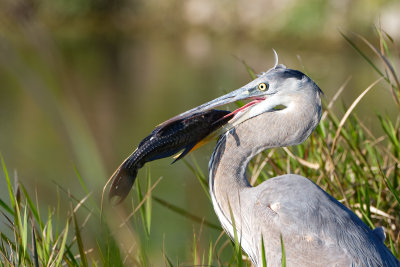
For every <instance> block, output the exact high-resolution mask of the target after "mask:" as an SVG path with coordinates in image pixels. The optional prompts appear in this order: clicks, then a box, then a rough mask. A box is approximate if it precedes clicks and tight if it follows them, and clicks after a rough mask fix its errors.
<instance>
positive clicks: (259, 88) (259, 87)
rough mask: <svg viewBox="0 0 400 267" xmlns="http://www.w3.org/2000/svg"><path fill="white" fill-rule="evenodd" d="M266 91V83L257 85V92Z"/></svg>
mask: <svg viewBox="0 0 400 267" xmlns="http://www.w3.org/2000/svg"><path fill="white" fill-rule="evenodd" d="M267 89H268V84H267V83H260V84H259V85H258V90H260V91H265V90H267Z"/></svg>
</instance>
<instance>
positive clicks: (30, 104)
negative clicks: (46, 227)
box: [0, 0, 400, 265]
mask: <svg viewBox="0 0 400 267" xmlns="http://www.w3.org/2000/svg"><path fill="white" fill-rule="evenodd" d="M399 12H400V4H399V2H398V1H395V0H393V1H383V0H379V1H378V0H369V1H362V0H355V1H348V0H340V1H334V0H331V1H323V0H307V1H296V0H285V1H278V0H270V1H263V0H254V1H246V0H236V1H228V0H223V1H212V0H186V1H178V0H172V1H162V2H161V1H155V0H150V1H128V0H121V1H117V0H113V1H106V0H83V1H78V0H69V1H66V0H52V1H49V0H42V1H39V0H0V152H1V153H2V154H3V155H4V157H5V159H6V161H7V167H8V169H9V170H17V171H16V173H15V176H17V177H18V178H19V180H21V181H22V182H23V184H24V185H25V186H26V188H27V191H28V193H29V194H30V195H32V196H33V195H37V196H39V198H40V200H41V203H42V201H43V203H42V204H41V205H43V207H42V208H41V209H40V210H38V212H40V211H41V212H42V215H43V216H45V217H47V216H48V214H47V213H46V210H47V205H50V206H51V207H53V205H54V203H55V200H56V199H59V202H60V204H59V205H60V208H59V209H58V211H57V212H59V213H60V214H59V216H60V217H61V218H63V219H64V220H67V218H69V225H70V226H69V227H70V230H72V229H73V228H72V227H73V226H72V225H74V221H73V217H72V213H71V214H70V215H68V216H67V214H66V213H67V212H64V211H67V210H69V209H70V208H71V207H70V205H71V203H70V201H71V197H70V196H71V195H70V194H71V193H72V195H74V197H75V198H76V199H77V201H78V200H79V199H82V198H84V197H85V196H86V195H87V194H88V193H89V192H90V193H91V197H90V200H88V201H91V202H92V204H93V203H94V204H93V205H89V206H90V207H92V208H93V209H98V205H97V203H99V201H100V196H101V191H102V187H103V185H104V183H105V181H106V180H107V178H108V177H109V175H111V174H112V172H113V170H114V169H115V168H116V167H117V166H118V164H119V163H120V162H121V161H122V160H123V159H124V158H125V157H126V156H127V155H128V154H129V153H131V152H132V151H133V149H134V148H135V146H136V145H137V144H138V142H139V141H140V140H141V139H142V138H143V137H144V136H146V135H147V134H148V133H149V132H150V131H151V130H152V129H153V128H154V127H155V126H156V125H157V124H159V123H160V122H162V121H164V120H166V119H168V118H169V117H171V116H173V115H176V114H177V113H180V112H182V111H184V110H187V109H188V108H190V107H194V106H197V105H199V104H201V103H203V102H206V101H208V100H210V99H212V98H214V97H216V96H219V95H221V94H222V93H223V92H225V91H230V90H232V89H235V88H237V87H239V86H241V85H242V84H244V83H246V82H247V81H248V80H249V77H248V74H247V73H246V69H245V68H244V67H243V65H242V63H241V62H240V60H237V58H239V59H245V60H246V62H247V63H248V64H249V65H250V66H252V67H253V68H254V69H255V70H256V71H257V72H261V71H265V70H267V69H268V68H269V67H271V66H272V65H273V54H272V51H271V49H272V48H275V49H276V50H277V51H278V53H279V55H280V61H281V63H284V64H286V65H287V66H289V67H291V68H297V69H300V70H302V71H304V72H306V73H307V74H308V75H310V76H311V77H312V78H313V79H314V80H315V81H316V82H317V84H318V85H319V86H320V87H321V88H322V89H323V91H324V93H325V94H326V98H327V99H331V98H332V96H334V95H335V93H336V91H337V90H338V88H339V87H340V86H341V85H342V84H343V83H344V81H345V80H346V79H348V77H349V76H352V77H353V78H352V79H351V80H350V82H349V83H348V85H347V86H346V89H345V90H344V92H343V93H342V95H341V98H340V101H339V104H337V105H335V106H334V107H333V112H335V114H336V116H338V117H341V115H342V114H343V112H344V111H343V110H345V109H343V108H342V106H344V107H347V106H349V105H350V104H351V103H352V102H353V100H354V99H355V98H356V97H357V96H358V95H359V94H360V93H361V92H362V90H364V89H365V88H366V87H367V86H368V85H369V84H371V83H372V82H373V81H374V80H375V79H376V78H377V77H378V74H376V73H375V72H373V69H371V66H370V65H369V64H367V63H366V62H365V61H363V59H362V58H360V57H359V55H357V53H355V51H354V50H353V48H352V47H351V45H349V44H348V43H347V42H346V40H345V39H344V38H343V37H342V36H341V34H340V33H339V30H340V31H342V32H345V33H347V32H357V33H359V34H361V35H363V36H365V37H366V38H367V39H368V40H372V41H371V42H372V44H373V45H374V46H376V47H378V48H379V49H381V48H382V49H384V48H383V46H384V44H383V43H382V42H380V40H382V39H381V38H379V34H377V31H376V29H375V26H374V25H376V26H377V27H378V28H379V29H382V32H381V33H382V34H383V35H385V38H386V40H388V43H389V44H391V45H392V48H391V49H390V52H391V55H390V60H391V61H392V64H393V66H394V67H395V68H396V66H399V58H400V57H399V50H398V46H396V41H397V44H398V39H399V37H400V35H399V31H398V29H399V28H400V19H399V17H398V13H399ZM393 13H394V14H395V15H393ZM350 36H351V35H350ZM387 36H391V38H393V41H390V40H389V39H387ZM355 42H357V45H359V46H360V47H362V48H365V47H366V44H365V43H363V42H362V41H360V40H358V39H356V40H355ZM362 51H365V53H366V56H368V57H369V58H372V59H373V60H372V61H373V62H372V63H373V64H375V65H377V66H378V67H381V66H383V64H382V62H381V61H380V58H379V57H374V52H373V51H371V50H369V49H364V50H362ZM385 54H387V53H385ZM376 87H377V88H379V89H373V90H371V91H370V92H369V93H368V94H367V95H366V97H365V98H364V99H363V100H362V102H361V103H360V104H359V105H358V106H357V116H358V118H359V120H360V121H361V122H363V124H364V125H366V126H365V127H366V128H368V129H370V130H371V132H372V133H373V134H374V135H375V136H381V135H383V134H387V132H389V133H390V132H391V128H390V127H391V126H390V124H388V122H387V121H390V120H391V121H395V120H394V118H396V116H397V115H398V107H397V106H396V105H395V104H393V100H392V97H391V96H392V91H391V88H390V86H388V85H387V84H385V85H384V84H383V83H382V84H379V85H377V86H376ZM377 112H379V114H382V118H383V119H381V121H379V120H377V119H376V116H375V114H376V113H377ZM394 124H395V125H397V124H396V122H395V123H394ZM381 125H386V126H385V127H382V126H381ZM211 150H212V146H208V147H206V148H203V149H202V150H201V151H199V152H198V153H197V154H196V155H197V158H198V159H199V165H200V169H203V170H204V171H205V170H206V168H207V167H206V166H207V161H208V158H209V155H210V153H211ZM397 155H398V154H397ZM168 164H169V161H168V160H163V161H160V162H155V163H153V164H151V166H152V176H153V177H159V176H164V177H165V179H163V180H161V181H160V184H159V185H158V187H156V188H155V189H154V195H155V196H157V197H158V198H159V199H168V202H169V203H172V204H174V205H175V206H177V207H180V208H183V209H184V210H190V211H192V213H194V215H196V216H197V217H200V218H202V217H207V218H208V219H207V220H208V221H210V223H213V224H217V225H219V224H218V221H217V219H216V217H215V215H214V213H213V210H212V208H211V206H210V205H209V202H208V201H207V196H205V195H204V194H203V193H199V190H200V189H199V188H200V187H199V184H198V182H197V181H196V179H193V176H194V175H193V173H192V171H190V170H189V169H188V168H186V167H185V166H184V164H183V163H179V162H178V163H177V164H175V165H173V166H168ZM75 168H76V170H77V171H78V173H80V175H81V177H82V180H83V182H84V184H86V187H87V189H88V190H87V191H88V192H86V190H84V188H83V187H82V186H81V184H82V183H80V182H79V179H76V178H75V177H76V172H75ZM12 172H13V171H11V173H12ZM143 173H144V172H143ZM139 175H140V176H142V177H144V174H139ZM140 180H144V181H142V182H143V186H142V189H144V188H147V187H146V181H145V180H146V179H140ZM154 180H155V179H154ZM7 194H8V190H7V186H6V184H5V180H4V179H1V180H0V197H1V199H6V197H4V196H7ZM194 196H195V197H194ZM157 203H158V202H157ZM75 204H76V203H75ZM50 209H53V208H50ZM151 210H152V219H151V224H152V225H153V226H152V227H151V234H150V235H149V233H148V232H149V229H150V228H149V227H150V226H148V225H147V226H146V227H147V228H138V229H136V228H135V229H134V230H133V229H132V228H129V231H130V232H129V238H128V237H127V235H126V234H125V235H124V233H126V231H125V228H123V229H124V231H123V230H119V231H118V230H115V231H114V232H113V233H112V235H114V236H116V239H118V240H126V241H127V243H129V242H133V241H132V240H135V241H134V242H133V243H134V245H135V246H136V245H137V246H139V245H142V246H143V247H144V248H145V249H146V254H147V255H142V256H141V258H142V260H145V259H146V257H149V258H152V259H155V260H152V263H153V264H155V265H157V263H160V262H164V260H165V259H167V258H168V257H170V259H171V261H172V262H174V263H175V262H176V259H187V258H190V257H191V256H187V255H192V254H191V253H192V251H191V248H190V247H188V244H189V242H187V241H186V240H192V239H193V232H196V233H198V232H199V228H198V225H197V224H196V225H194V226H193V222H192V221H191V220H188V219H187V217H182V218H181V217H179V216H172V214H173V213H171V211H170V210H168V209H165V206H162V205H158V204H154V205H153V207H152V209H151ZM143 212H145V211H143ZM86 215H87V212H84V213H83V214H79V212H78V213H77V217H78V222H79V221H83V220H84V218H85V217H86ZM105 215H106V216H110V217H111V218H113V219H115V217H116V216H115V214H114V212H113V210H108V211H105ZM144 216H145V217H146V216H148V215H146V213H144ZM121 218H124V216H123V215H121ZM71 220H72V221H71ZM137 220H139V221H140V219H137ZM89 222H91V221H90V220H89ZM159 222H162V223H159ZM91 223H92V224H93V227H88V231H87V232H85V233H83V238H82V239H83V241H84V243H85V244H84V246H85V247H86V248H88V247H91V248H92V247H96V246H97V242H98V240H96V238H95V237H96V236H97V234H98V228H97V227H96V226H95V225H96V223H97V221H96V223H94V222H91ZM114 223H115V222H114ZM115 224H117V223H115ZM62 225H65V223H64V224H62ZM75 225H76V224H75ZM3 227H4V226H1V227H0V232H7V231H9V229H4V230H3ZM111 228H112V227H111ZM144 229H148V231H147V230H146V231H144ZM74 230H76V228H75V229H74ZM107 231H108V230H107ZM70 232H71V231H70ZM59 233H60V232H59ZM146 233H147V234H146ZM203 234H204V233H203ZM207 234H208V235H209V237H210V238H209V237H208V236H206V238H204V236H203V238H202V239H201V241H198V242H201V243H202V245H203V246H205V247H207V248H208V247H209V246H210V242H209V241H210V239H212V240H216V238H217V235H218V234H219V232H218V231H215V230H211V231H210V232H207ZM108 237H109V236H108V235H105V237H104V238H105V239H107V238H108ZM177 237H179V240H177ZM137 240H140V241H137ZM128 241H129V242H128ZM135 242H136V243H135ZM164 242H165V244H167V245H166V246H167V248H165V249H164V248H163V245H162V244H164ZM139 243H142V244H139ZM104 244H106V246H110V247H112V246H115V244H114V243H113V242H110V243H107V242H105V243H102V242H100V245H99V246H103V245H104ZM101 251H107V248H104V250H101ZM110 251H113V248H111V249H110ZM160 251H164V252H165V253H164V258H163V257H162V256H160V255H161V254H162V253H160ZM222 251H223V250H222ZM229 253H230V252H228V254H229ZM166 255H168V256H166ZM115 257H116V258H118V260H120V259H119V257H120V256H119V255H118V256H117V255H115ZM104 259H107V257H104Z"/></svg>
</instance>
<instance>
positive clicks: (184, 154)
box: [171, 143, 196, 164]
mask: <svg viewBox="0 0 400 267" xmlns="http://www.w3.org/2000/svg"><path fill="white" fill-rule="evenodd" d="M195 145H196V143H191V144H189V145H187V146H186V148H185V150H183V151H182V152H181V153H179V154H178V155H176V156H175V157H174V158H175V160H174V161H173V162H172V163H171V164H174V163H175V162H176V161H178V160H180V159H181V158H183V157H184V156H186V155H187V153H189V152H190V151H191V150H192V148H193V147H194V146H195Z"/></svg>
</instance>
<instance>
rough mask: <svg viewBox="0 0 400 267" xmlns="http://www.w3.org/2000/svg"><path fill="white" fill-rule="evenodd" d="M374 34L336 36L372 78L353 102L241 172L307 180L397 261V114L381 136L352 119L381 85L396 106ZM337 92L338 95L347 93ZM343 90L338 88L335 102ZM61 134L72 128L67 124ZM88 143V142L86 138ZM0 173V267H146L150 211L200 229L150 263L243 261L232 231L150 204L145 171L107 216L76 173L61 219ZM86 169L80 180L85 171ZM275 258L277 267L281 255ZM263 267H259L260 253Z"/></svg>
mask: <svg viewBox="0 0 400 267" xmlns="http://www.w3.org/2000/svg"><path fill="white" fill-rule="evenodd" d="M377 33H378V38H379V39H378V40H379V43H380V48H376V47H374V46H373V45H372V44H371V43H370V42H369V41H367V40H366V39H364V38H363V37H361V36H358V35H351V36H348V35H344V34H343V36H344V38H345V39H346V41H347V42H348V43H349V44H350V45H351V46H352V47H353V48H354V49H355V51H356V52H357V53H359V54H360V55H361V56H362V58H363V59H364V60H366V64H369V65H371V67H372V71H374V72H376V74H377V76H378V77H380V79H379V80H376V82H375V83H373V84H370V85H366V86H365V88H364V90H363V93H362V94H360V96H359V97H358V98H356V99H355V100H354V101H353V104H352V105H350V106H349V107H346V108H345V109H344V115H343V116H340V117H338V116H337V114H335V112H334V111H333V108H334V107H335V106H336V105H338V104H337V102H335V99H337V98H340V96H339V95H338V96H335V97H334V99H333V100H331V99H325V100H324V114H323V117H322V120H321V122H320V124H319V126H318V128H317V129H316V131H315V132H314V133H313V134H312V136H311V137H310V138H309V139H308V140H307V141H306V142H305V143H304V144H301V145H299V146H296V147H291V148H286V149H280V148H279V149H272V150H269V151H265V152H263V153H261V154H260V155H258V156H256V157H255V158H254V159H253V160H252V162H251V163H250V165H249V179H250V182H251V183H252V184H254V185H256V184H259V183H261V182H263V181H264V180H266V179H268V178H270V177H274V176H277V175H282V174H286V173H295V174H300V175H303V176H305V177H308V178H310V179H312V180H313V181H314V182H316V183H317V184H318V185H320V186H321V187H322V188H323V189H324V190H326V191H327V192H328V193H330V194H331V195H333V196H334V197H335V198H336V199H338V200H339V201H341V202H342V203H343V204H345V205H346V206H347V207H349V208H350V209H351V210H353V211H354V212H355V213H356V214H357V215H358V216H360V217H361V218H362V220H363V221H364V222H365V223H366V224H367V225H368V226H370V227H371V228H374V227H376V226H380V225H382V226H384V227H385V229H386V234H387V237H386V245H387V246H388V247H389V248H390V249H391V251H392V252H393V254H394V255H395V256H397V257H399V252H400V231H399V228H398V227H399V225H400V224H399V222H400V193H399V190H400V160H399V158H400V130H399V129H400V115H398V116H397V117H396V118H395V119H391V118H389V117H387V116H386V115H384V114H377V116H376V118H375V120H376V121H377V122H379V125H380V126H381V130H382V133H383V134H382V135H380V136H375V135H374V133H373V132H372V131H371V130H370V129H368V127H366V126H365V125H364V124H363V122H362V121H361V120H360V119H359V118H358V117H357V115H356V109H357V105H358V104H359V103H360V102H362V101H363V96H364V95H365V94H368V91H370V90H385V87H386V88H387V90H390V92H391V94H392V96H393V102H392V103H388V105H395V106H396V107H397V108H400V105H399V103H400V84H399V81H398V72H396V68H395V66H394V65H393V61H392V60H393V59H392V57H393V55H392V54H391V52H390V51H391V50H392V49H391V47H393V46H395V45H396V44H395V43H394V42H393V40H392V39H391V38H389V37H388V36H387V35H385V34H384V33H383V32H381V31H380V30H377ZM362 45H366V48H361V47H362ZM366 49H371V50H372V51H373V52H374V53H375V54H376V57H377V58H370V57H368V56H367V53H366V51H365V50H366ZM376 59H378V60H381V62H382V66H383V67H380V65H378V64H377V63H375V61H376ZM245 67H246V69H247V70H248V72H249V74H250V76H253V77H254V71H253V70H252V69H251V68H250V67H249V66H248V65H246V64H245ZM346 84H347V82H345V83H344V85H343V86H342V88H341V89H343V90H346ZM339 86H340V85H338V88H339ZM378 86H379V87H378ZM343 90H338V92H339V94H340V92H341V91H343ZM66 110H70V109H66ZM77 116H78V115H77V114H76V113H71V114H69V113H68V112H65V114H63V115H62V117H64V120H63V121H65V122H66V121H69V122H71V121H72V122H74V121H75V122H77V125H81V124H80V123H78V122H80V121H81V120H80V119H79V118H77ZM71 117H72V118H73V119H71ZM68 128H69V129H71V128H74V129H75V127H74V126H71V127H68ZM80 131H81V129H80V128H79V127H77V129H76V130H74V131H70V133H69V134H70V135H71V136H72V138H71V139H72V140H75V139H76V140H78V139H79V138H80V137H81V132H80ZM87 138H90V135H87V134H86V135H85V139H87ZM92 143H93V142H89V144H92ZM90 146H91V145H90ZM74 147H75V149H76V153H77V154H79V155H81V157H84V156H85V155H84V153H83V152H82V151H86V150H83V149H79V144H78V143H76V146H74ZM89 150H91V151H96V149H89ZM96 162H97V160H96ZM96 164H97V163H96ZM185 164H186V165H187V167H188V168H189V169H190V170H191V172H192V174H193V176H194V177H196V179H197V180H198V182H199V192H203V193H204V194H205V195H206V196H207V197H208V199H209V200H210V196H209V191H208V178H207V176H206V175H205V174H204V173H207V172H206V170H202V169H201V168H200V167H199V165H198V163H197V161H196V160H195V159H194V157H192V159H191V160H186V161H185ZM1 166H2V169H3V174H2V179H4V181H5V182H6V184H7V188H8V199H3V198H1V199H0V207H1V213H2V215H1V216H2V223H3V224H5V225H6V226H7V228H8V230H9V231H8V232H5V233H1V235H0V240H1V241H0V266H59V265H64V266H91V265H93V266H123V265H126V266H131V265H141V266H151V265H153V264H154V262H153V260H152V258H151V256H150V255H148V251H147V247H148V242H149V241H148V240H149V239H150V238H151V236H152V232H153V231H152V227H154V224H156V223H160V222H155V221H154V220H152V210H153V208H152V207H153V204H154V203H158V204H160V205H161V206H163V207H165V208H167V209H169V210H170V211H172V212H173V213H174V214H176V215H179V216H184V217H185V218H187V219H188V220H190V221H192V222H193V223H194V224H198V225H200V231H199V232H195V231H193V239H192V240H191V241H188V243H187V246H188V247H190V248H191V253H190V255H188V256H187V258H184V259H178V260H175V257H174V256H173V255H169V254H168V243H165V244H163V249H162V250H160V251H159V255H160V257H161V258H163V259H164V264H165V265H166V266H180V265H197V266H210V265H212V266H217V265H222V266H250V262H249V259H248V258H247V256H246V255H245V254H244V253H243V252H242V251H241V249H240V246H239V245H240V240H239V238H238V235H237V233H236V232H235V236H234V241H231V240H230V239H229V237H227V235H226V234H224V232H223V230H222V228H221V227H220V226H219V225H215V224H213V223H212V222H210V221H209V220H207V219H205V218H201V217H200V216H198V215H196V212H195V211H189V210H185V209H183V208H180V207H178V206H176V205H173V204H172V203H169V202H168V201H166V200H164V199H161V198H159V197H157V196H155V195H154V194H153V193H152V191H153V189H154V188H155V187H156V186H157V185H158V182H159V181H160V180H159V179H155V178H154V177H152V176H151V172H150V170H148V171H147V176H146V177H147V178H146V183H145V186H143V184H140V183H136V186H135V195H136V197H137V199H135V200H132V203H131V204H132V205H131V206H129V205H126V206H125V207H121V208H118V209H117V208H116V209H114V210H106V211H103V210H102V209H101V208H100V203H97V199H93V197H92V196H91V194H90V193H89V192H90V189H88V188H89V187H88V186H87V185H86V184H85V182H84V180H85V179H83V178H84V177H83V178H82V177H81V176H80V174H79V173H78V171H77V172H76V173H77V175H76V177H75V179H76V180H77V181H78V182H79V183H80V184H81V187H82V191H83V192H85V194H86V196H85V197H83V198H82V199H77V198H76V197H75V196H74V195H73V194H71V193H69V192H68V190H66V189H63V188H57V190H61V191H63V192H64V193H65V194H68V198H69V203H68V204H69V206H70V208H69V210H68V212H65V211H62V210H61V208H60V204H59V202H60V199H58V200H57V202H55V203H53V205H50V206H49V207H48V211H47V213H46V212H43V211H42V212H40V210H39V207H42V206H41V204H40V203H41V199H40V196H39V197H38V196H37V195H36V196H34V197H33V196H32V195H29V194H28V191H27V190H26V189H25V188H24V186H23V184H21V183H19V182H18V180H17V177H16V175H11V174H10V173H9V171H8V169H7V166H6V164H5V162H4V160H3V159H2V160H1ZM87 168H88V167H87ZM87 168H86V172H85V173H90V170H88V169H87ZM200 188H202V189H200ZM210 205H211V200H210ZM78 213H79V214H78ZM62 218H65V219H62ZM233 222H234V220H233ZM89 223H91V225H92V224H95V225H97V226H99V225H100V227H99V229H100V230H94V231H93V229H88V225H89ZM138 224H141V225H142V226H143V227H142V228H141V230H138V228H136V231H143V232H144V233H145V235H144V237H143V238H140V237H137V236H136V235H135V233H134V231H132V228H133V227H132V225H138ZM205 227H208V228H210V229H214V230H217V231H219V232H220V233H221V234H220V236H219V237H218V238H217V239H215V240H214V239H211V238H210V237H208V236H205V235H203V234H202V233H203V232H204V231H202V229H203V228H205ZM139 229H140V228H139ZM96 231H100V232H96ZM87 235H90V236H91V238H92V239H94V240H96V243H97V244H96V245H94V246H90V247H88V246H87V243H86V242H85V238H84V237H85V236H87ZM264 238H267V237H264ZM204 239H205V240H207V242H205V243H206V244H207V246H205V247H204V246H202V245H201V243H202V242H200V240H204ZM203 243H204V242H203ZM261 246H262V247H263V246H264V244H261ZM223 251H228V254H229V255H231V257H222V256H221V253H222V252H223ZM282 251H284V240H282ZM282 254H283V257H282V265H283V266H284V265H285V257H284V253H282ZM263 264H264V266H268V262H267V261H266V260H265V255H264V261H263Z"/></svg>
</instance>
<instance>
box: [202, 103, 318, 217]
mask: <svg viewBox="0 0 400 267" xmlns="http://www.w3.org/2000/svg"><path fill="white" fill-rule="evenodd" d="M318 100H319V99H318ZM319 101H320V100H319ZM303 102H305V103H307V101H303ZM320 116H321V108H320V105H311V104H308V105H307V104H302V105H301V106H300V105H299V106H296V104H293V106H291V107H288V108H286V109H285V110H282V111H274V112H266V113H263V114H261V115H259V116H256V117H253V118H251V119H249V120H247V121H244V122H243V123H241V124H239V125H238V126H237V127H235V128H233V129H232V130H230V131H229V132H227V133H226V134H225V135H224V136H222V137H221V138H220V140H219V141H218V144H217V147H216V149H215V151H214V154H213V156H212V158H211V160H210V166H209V167H210V168H209V169H210V193H211V195H212V197H213V201H214V202H217V203H214V206H215V205H218V206H219V207H220V208H221V211H222V213H224V214H225V216H227V215H229V212H230V211H229V205H230V206H231V207H232V210H233V212H234V213H236V212H235V211H234V208H233V207H240V206H241V204H240V193H241V192H242V191H243V190H245V189H246V188H251V185H250V184H249V181H248V179H247V176H246V169H247V165H248V163H249V161H250V160H251V159H252V158H253V157H254V156H255V155H257V154H258V153H260V152H261V151H263V150H265V149H268V148H273V147H283V146H292V145H297V144H300V143H302V142H303V141H304V140H305V139H306V138H307V137H308V136H309V135H310V134H311V132H312V131H313V130H314V128H315V127H316V126H317V125H318V122H319V119H320ZM228 203H229V204H228ZM219 216H220V215H219ZM228 217H230V216H228Z"/></svg>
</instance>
